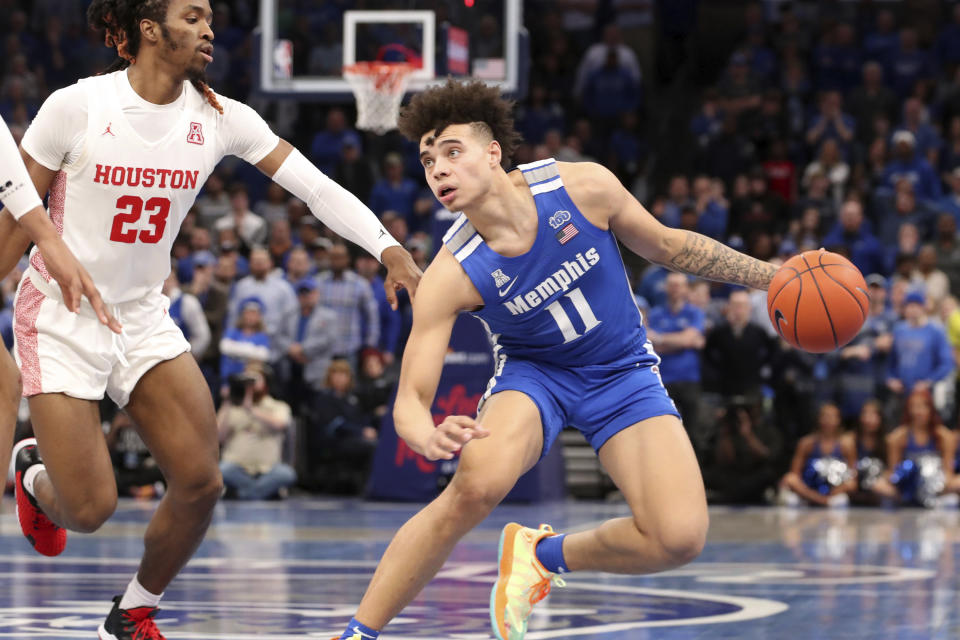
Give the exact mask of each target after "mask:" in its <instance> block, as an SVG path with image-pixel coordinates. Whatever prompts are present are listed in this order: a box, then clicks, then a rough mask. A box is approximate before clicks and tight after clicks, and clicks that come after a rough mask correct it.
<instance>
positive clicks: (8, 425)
mask: <svg viewBox="0 0 960 640" xmlns="http://www.w3.org/2000/svg"><path fill="white" fill-rule="evenodd" d="M0 125H2V126H0V201H2V202H3V204H4V205H6V208H7V211H9V212H10V213H11V214H12V215H4V216H2V217H0V245H5V244H8V243H9V244H10V245H11V246H21V245H22V243H23V240H24V239H25V238H27V239H32V240H33V241H34V243H35V244H36V245H37V247H38V250H39V251H40V253H41V254H42V255H43V258H44V262H45V263H46V264H47V265H48V269H49V271H50V273H51V274H52V275H53V277H54V278H55V279H56V281H57V283H58V284H59V285H60V292H61V295H62V296H63V299H64V304H65V305H66V306H67V308H68V309H69V310H70V311H72V312H76V311H77V310H78V309H79V307H80V297H81V295H86V296H87V298H88V300H89V301H90V304H91V307H92V308H93V309H94V311H95V313H96V314H97V316H98V317H99V318H100V319H101V320H102V321H103V323H104V324H107V325H109V324H110V320H108V318H109V313H107V312H106V311H105V309H104V305H103V300H102V299H101V298H100V292H98V291H97V289H96V287H94V286H93V280H91V278H90V275H89V274H88V273H87V271H86V269H84V268H83V267H82V266H80V263H79V262H77V260H76V258H74V257H73V254H72V253H70V250H69V249H67V246H66V245H65V244H64V243H63V240H62V239H61V238H60V236H59V235H57V232H56V230H55V229H54V227H53V225H52V224H51V223H50V219H49V218H47V212H46V211H45V210H44V208H43V203H42V202H40V197H39V196H38V195H37V190H36V189H35V188H34V186H33V182H31V181H30V176H29V174H28V173H27V168H26V167H25V166H23V160H21V158H20V152H19V151H18V150H17V144H16V142H14V140H13V136H12V135H10V131H9V130H8V129H7V127H6V125H5V124H3V119H2V118H0ZM17 220H19V222H20V224H21V225H22V228H20V227H18V226H17V225H16V221H17ZM0 253H3V252H2V250H0ZM5 255H6V254H5ZM20 255H22V252H21V254H20ZM10 257H11V258H12V259H13V260H14V261H15V262H16V261H17V260H18V258H19V256H18V255H14V252H11V253H10ZM12 266H13V265H12V264H11V265H5V266H3V267H0V272H2V273H7V272H9V271H10V269H11V268H12ZM114 328H115V329H119V326H118V325H114ZM19 406H20V372H19V371H18V370H17V366H16V364H15V363H14V361H13V358H12V357H10V354H9V353H8V352H7V350H6V349H4V348H0V477H2V478H6V474H7V468H8V467H9V466H10V448H11V447H12V446H13V433H14V429H15V428H16V426H17V411H18V409H19ZM0 486H3V485H2V484H0ZM0 493H2V491H0Z"/></svg>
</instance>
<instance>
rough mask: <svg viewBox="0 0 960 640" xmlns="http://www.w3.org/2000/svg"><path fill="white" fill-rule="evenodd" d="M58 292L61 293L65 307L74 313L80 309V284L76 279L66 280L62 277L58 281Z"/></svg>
mask: <svg viewBox="0 0 960 640" xmlns="http://www.w3.org/2000/svg"><path fill="white" fill-rule="evenodd" d="M60 293H61V294H62V295H63V303H64V304H65V305H67V309H69V310H70V311H72V312H73V313H76V312H77V311H79V310H80V293H81V289H80V284H79V283H78V282H77V281H76V280H72V281H67V280H66V279H64V281H63V282H62V283H60Z"/></svg>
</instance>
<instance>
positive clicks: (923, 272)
mask: <svg viewBox="0 0 960 640" xmlns="http://www.w3.org/2000/svg"><path fill="white" fill-rule="evenodd" d="M917 271H918V272H919V275H920V279H921V280H922V282H923V290H924V293H925V294H926V297H927V312H928V313H930V312H932V311H934V310H935V309H939V308H940V304H941V303H942V302H943V299H944V298H946V297H947V296H948V295H950V281H949V280H948V279H947V274H945V273H944V272H943V271H941V270H940V269H938V268H937V250H936V248H934V246H933V245H932V244H925V245H923V246H922V247H920V251H919V252H918V253H917Z"/></svg>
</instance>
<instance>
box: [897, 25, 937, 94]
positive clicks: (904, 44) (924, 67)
mask: <svg viewBox="0 0 960 640" xmlns="http://www.w3.org/2000/svg"><path fill="white" fill-rule="evenodd" d="M887 69H888V73H887V77H888V78H890V83H891V86H892V87H893V90H894V91H895V92H896V93H897V95H899V96H900V97H901V98H906V97H907V96H909V95H911V94H912V93H913V91H914V88H915V87H916V85H917V83H918V82H920V81H929V80H932V79H933V63H932V60H931V59H930V54H929V53H927V52H926V51H925V50H923V49H920V47H919V46H918V44H917V32H916V30H915V29H913V28H912V27H904V28H903V29H901V30H900V46H899V47H898V48H897V50H895V51H893V52H892V53H891V55H890V58H889V61H888V62H887Z"/></svg>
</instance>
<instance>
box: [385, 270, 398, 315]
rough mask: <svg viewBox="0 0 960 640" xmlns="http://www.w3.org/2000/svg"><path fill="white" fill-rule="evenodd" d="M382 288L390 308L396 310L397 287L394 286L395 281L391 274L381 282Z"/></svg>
mask: <svg viewBox="0 0 960 640" xmlns="http://www.w3.org/2000/svg"><path fill="white" fill-rule="evenodd" d="M383 290H384V291H385V292H386V293H387V302H389V303H390V308H391V309H393V310H394V311H396V310H397V287H396V286H395V281H394V279H393V276H391V275H389V274H388V275H387V279H386V281H385V282H384V283H383Z"/></svg>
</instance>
